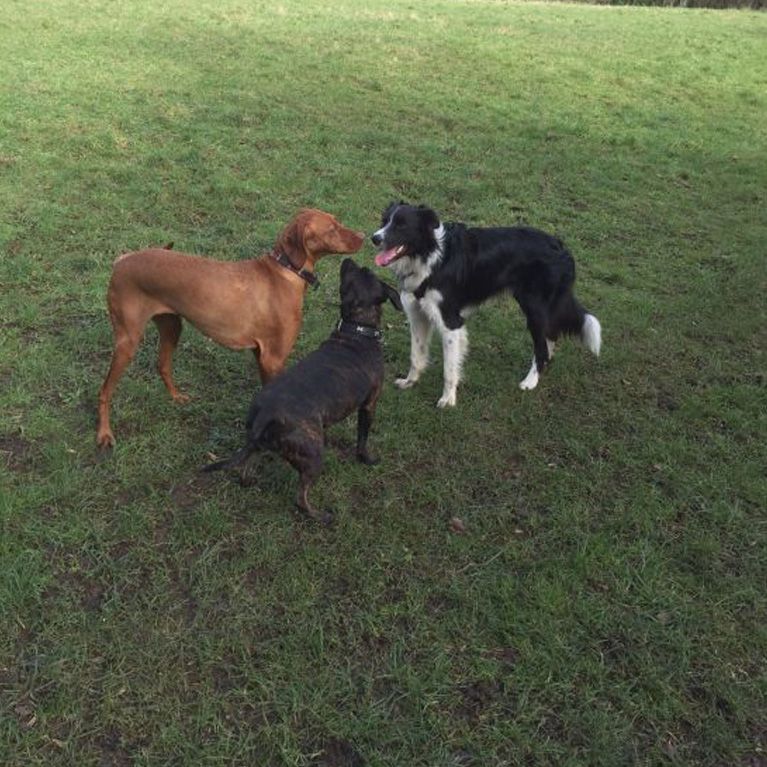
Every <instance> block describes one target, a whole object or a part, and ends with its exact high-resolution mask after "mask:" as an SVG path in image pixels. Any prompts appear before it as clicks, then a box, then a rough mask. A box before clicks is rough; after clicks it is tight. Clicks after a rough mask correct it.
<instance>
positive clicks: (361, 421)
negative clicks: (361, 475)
mask: <svg viewBox="0 0 767 767" xmlns="http://www.w3.org/2000/svg"><path fill="white" fill-rule="evenodd" d="M374 414H375V403H373V404H371V405H363V406H362V407H361V408H360V409H359V410H358V411H357V460H358V461H359V462H360V463H364V464H366V465H367V466H375V464H377V463H378V458H374V457H373V456H372V455H370V453H369V452H368V434H369V432H370V425H371V424H372V423H373V416H374Z"/></svg>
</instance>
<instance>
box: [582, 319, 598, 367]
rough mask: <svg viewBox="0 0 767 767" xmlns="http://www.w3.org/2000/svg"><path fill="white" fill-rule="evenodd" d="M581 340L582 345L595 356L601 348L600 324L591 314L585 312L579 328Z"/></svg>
mask: <svg viewBox="0 0 767 767" xmlns="http://www.w3.org/2000/svg"><path fill="white" fill-rule="evenodd" d="M581 341H582V342H583V345H584V346H585V347H586V348H587V349H588V350H589V351H590V352H591V353H592V354H595V355H596V356H597V357H598V356H599V350H600V349H601V348H602V326H601V325H600V324H599V320H598V319H597V318H596V317H595V316H594V315H593V314H588V313H587V314H586V316H585V317H584V318H583V327H582V328H581Z"/></svg>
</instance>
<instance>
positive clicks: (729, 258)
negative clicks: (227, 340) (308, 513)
mask: <svg viewBox="0 0 767 767" xmlns="http://www.w3.org/2000/svg"><path fill="white" fill-rule="evenodd" d="M765 36H767V17H766V16H764V15H760V14H756V13H750V12H727V11H724V12H711V11H679V10H661V9H648V8H603V7H588V6H561V5H556V6H555V5H539V4H507V3H502V2H491V1H490V0H488V1H487V2H469V1H465V2H461V1H456V2H445V1H444V0H443V1H442V2H440V1H439V0H424V2H419V3H408V2H399V1H398V0H386V1H385V2H384V0H367V2H365V3H364V4H363V3H358V2H353V0H336V1H335V2H333V3H324V2H320V0H311V1H310V2H307V1H306V0H301V2H298V0H283V2H279V3H271V2H269V3H267V2H251V3H244V2H238V0H216V2H213V1H212V0H200V1H199V2H194V3H192V2H181V0H167V2H162V3H150V2H145V1H143V0H142V1H141V2H139V1H138V0H136V1H134V2H130V3H111V2H103V1H99V0H93V1H92V2H85V1H84V0H76V1H71V0H67V1H66V2H65V1H64V0H57V1H55V0H50V1H49V2H46V3H32V4H30V3H22V2H11V1H10V0H9V1H8V2H6V3H5V4H4V14H3V18H2V19H1V20H0V50H2V52H3V53H2V56H0V248H2V258H0V288H1V290H0V322H2V333H1V334H0V382H2V386H1V387H0V412H1V413H2V419H1V420H0V482H1V483H2V484H1V487H2V491H1V494H0V520H1V523H2V532H1V535H0V573H2V576H1V577H0V763H2V764H3V765H19V766H21V765H24V766H25V767H26V766H27V765H77V767H85V766H87V765H128V764H136V765H166V764H167V765H185V766H186V765H214V764H242V765H259V766H260V765H264V766H266V765H269V766H271V765H291V766H295V767H298V766H299V765H325V766H326V767H329V766H330V765H332V766H333V767H338V766H339V765H342V766H343V767H351V765H361V764H365V765H392V766H396V767H404V766H406V765H407V766H408V767H410V766H411V765H413V766H416V765H418V766H423V767H466V766H467V765H471V766H472V767H474V766H476V767H480V766H481V767H501V765H589V766H591V765H629V764H643V765H663V764H669V765H712V766H713V765H717V766H721V767H725V766H727V767H730V766H735V767H738V766H740V767H763V765H765V764H767V700H766V697H767V683H766V680H765V663H764V660H765V654H766V653H767V628H766V627H767V609H766V607H765V591H764V584H765V580H764V578H765V572H766V571H767V556H766V555H765V544H766V543H767V541H766V540H765V538H766V536H765V515H764V506H765V503H764V501H765V498H766V497H767V485H766V483H765V479H764V475H763V468H764V466H765V464H767V455H766V453H767V450H766V449H765V436H766V431H767V430H766V429H765V420H766V416H765V412H767V409H766V408H765V389H764V384H765V381H764V349H765V329H764V305H765V304H764V295H765V261H764V258H765V242H766V241H767V219H766V218H765V203H766V202H767V195H766V192H765V189H767V164H765V161H764V158H765V154H766V152H767V131H766V128H765V125H767V123H765V120H764V115H765V114H766V113H767V62H766V60H765V56H764V40H765ZM399 196H402V197H404V198H406V199H410V200H415V201H425V202H428V203H430V204H431V205H433V206H434V207H436V208H437V209H438V210H439V211H440V212H441V213H443V214H444V215H445V216H446V217H447V218H456V219H462V220H468V221H471V222H473V223H476V224H502V223H505V224H510V223H515V222H516V221H524V222H526V223H529V224H532V225H535V226H539V227H542V228H545V229H548V230H552V231H555V232H557V233H558V234H559V235H560V236H562V237H564V238H565V239H566V240H567V242H568V244H569V245H570V246H571V249H572V251H573V252H574V254H575V256H576V259H577V261H578V265H579V282H578V294H579V296H580V297H581V299H582V300H583V302H584V303H585V304H586V305H587V306H588V307H589V308H590V309H591V310H592V311H593V312H594V313H595V314H597V315H598V316H599V318H600V319H601V321H602V324H603V327H604V352H603V356H602V357H601V358H600V359H599V360H598V361H597V360H595V359H594V358H593V357H591V356H590V355H588V354H586V353H584V352H583V350H582V349H580V348H578V347H577V345H576V344H563V345H562V348H561V350H560V351H559V352H558V355H557V359H556V361H555V364H553V366H552V368H551V370H550V371H549V372H548V373H547V374H546V376H545V377H544V380H543V382H542V384H541V386H540V387H539V388H538V389H537V390H536V391H535V392H532V393H522V392H520V391H519V390H518V388H517V382H518V381H519V380H520V379H521V378H522V377H523V376H524V374H525V373H526V371H527V367H528V364H529V355H530V343H529V340H528V336H527V333H526V331H525V329H524V324H523V321H522V318H521V316H520V313H519V312H518V310H517V308H516V306H515V305H513V304H511V303H494V304H492V305H489V306H487V307H485V309H484V310H483V311H481V312H479V313H478V314H477V315H476V316H475V317H473V318H472V320H471V322H470V338H471V352H470V355H469V359H468V364H467V371H466V380H465V383H464V384H463V385H462V387H461V389H460V390H459V405H458V407H457V408H456V409H455V410H452V411H450V412H441V411H437V410H436V409H435V408H434V403H435V402H436V400H437V398H438V396H439V392H440V388H441V372H440V364H439V352H438V351H437V349H436V347H435V352H434V354H435V358H436V360H435V361H436V362H437V364H435V365H434V366H433V367H432V368H430V370H429V371H428V373H427V374H426V376H425V377H424V379H423V381H422V383H421V384H420V385H419V386H418V387H416V388H415V389H413V390H411V391H408V392H398V391H396V390H395V389H394V388H393V387H392V386H391V385H390V384H389V385H388V386H387V387H386V390H385V392H384V396H383V399H382V403H381V406H380V409H379V415H378V418H377V421H376V423H375V425H374V431H373V434H372V437H371V447H372V448H373V449H374V451H375V452H377V453H378V454H379V455H380V456H381V458H382V462H381V464H380V465H379V466H377V467H375V468H372V469H370V468H367V467H363V466H359V465H357V464H355V463H354V462H352V461H351V460H350V459H349V457H348V456H349V453H350V450H349V448H350V446H351V445H353V434H354V432H353V424H352V423H351V422H350V423H348V424H344V425H342V426H338V427H335V428H334V430H333V432H332V434H333V442H334V443H335V447H334V448H332V449H330V450H329V451H328V454H327V461H326V466H325V470H324V473H323V475H322V477H321V480H320V481H319V483H318V484H317V487H316V490H315V494H314V497H315V499H316V501H317V503H318V505H319V506H320V507H321V508H327V507H332V508H334V509H335V510H336V512H337V514H336V517H337V520H336V524H335V526H334V527H333V528H331V529H321V528H320V527H318V526H315V525H313V524H309V523H307V522H305V521H302V520H300V519H298V518H297V517H296V515H295V514H294V513H293V512H292V511H291V508H290V505H291V499H292V497H293V493H294V487H295V477H294V475H293V473H292V471H291V470H290V469H289V468H288V467H287V466H285V465H283V464H282V463H281V462H279V461H277V460H271V459H265V460H264V461H263V462H261V463H260V464H259V466H258V468H257V469H256V474H257V477H256V484H255V486H254V487H251V488H247V489H243V488H241V487H239V486H238V485H237V483H236V482H235V481H234V480H233V479H232V478H231V477H227V476H221V475H219V476H216V477H214V478H212V479H210V480H208V479H206V480H204V481H203V480H202V479H201V478H200V477H199V476H198V474H197V468H198V467H199V466H200V465H201V464H203V463H205V462H206V461H207V460H208V459H207V454H208V453H209V452H215V453H217V454H219V455H223V454H226V452H227V451H228V450H231V449H234V448H235V447H237V446H239V445H240V444H241V440H242V424H243V418H244V415H245V413H246V410H247V407H248V404H249V401H250V398H251V396H252V393H253V391H254V389H255V385H254V380H255V372H256V371H255V365H254V362H253V360H252V358H251V357H250V356H249V355H244V354H236V353H234V352H230V351H228V350H225V349H221V348H218V347H216V346H214V345H213V344H211V343H210V342H208V341H207V340H205V339H203V338H201V337H200V336H199V335H198V334H196V333H195V332H194V331H193V330H191V329H187V330H186V331H185V333H184V336H183V337H182V343H181V346H180V348H179V351H178V354H177V362H176V371H177V379H178V381H179V383H180V384H181V385H182V386H183V388H185V389H186V390H188V391H190V393H192V394H193V395H194V400H193V401H192V403H190V404H189V405H188V406H185V407H177V406H174V405H173V404H172V403H171V402H170V400H169V398H168V397H167V396H166V394H165V391H164V388H163V387H162V384H161V382H160V380H159V378H158V377H157V375H156V374H155V372H154V354H155V346H156V334H155V332H154V329H151V330H150V331H149V333H148V338H147V341H146V343H145V344H144V345H143V346H142V348H141V351H140V353H139V355H138V357H137V359H136V361H135V362H134V364H133V366H132V367H131V369H130V370H129V372H128V374H127V375H126V377H125V378H124V379H123V381H122V382H121V385H120V387H119V389H118V391H117V395H116V397H115V402H114V409H113V426H114V428H115V433H116V436H117V439H118V446H117V448H116V450H115V451H114V453H113V454H112V455H111V456H109V457H107V458H101V457H100V456H98V455H97V454H96V451H95V445H94V440H95V399H96V394H97V391H98V387H99V385H100V383H101V380H102V377H103V375H104V373H105V371H106V367H107V365H108V361H109V353H110V345H111V333H110V328H109V323H108V320H107V316H106V312H105V307H104V291H105V287H106V283H107V280H108V275H109V270H110V264H111V262H112V260H113V258H114V257H115V256H116V255H117V254H119V253H120V252H123V251H125V250H129V249H134V248H139V247H142V246H146V245H149V244H162V243H164V242H166V241H168V240H174V241H175V244H176V247H177V248H180V249H183V250H187V251H191V252H198V253H204V254H208V255H211V256H214V257H218V258H230V259H232V258H242V257H249V256H252V255H256V254H259V253H262V252H263V251H264V250H265V249H266V248H267V247H268V246H269V245H270V244H271V243H272V241H273V238H274V236H275V234H276V233H277V232H278V230H279V229H280V228H281V227H282V225H283V224H284V223H285V222H286V221H287V220H288V218H289V217H290V216H291V215H292V214H293V212H294V211H295V209H296V208H298V207H299V206H305V205H311V206H317V207H320V208H324V209H327V210H330V211H332V212H334V213H335V214H337V215H338V216H339V218H340V219H341V220H342V221H344V222H345V223H347V224H348V225H350V226H353V227H359V228H364V229H366V230H367V231H371V230H372V229H373V228H374V227H375V225H376V224H377V221H378V216H379V213H380V210H381V209H382V208H383V206H384V205H385V204H386V203H387V202H388V201H389V200H390V199H391V198H392V197H399ZM360 259H361V260H363V261H365V262H367V263H370V262H371V261H372V250H371V249H370V247H369V246H367V247H366V249H365V250H364V251H363V252H362V253H361V254H360ZM338 263H339V261H338V260H333V259H332V258H328V259H327V260H325V261H323V262H321V264H320V267H319V272H320V276H321V278H322V286H321V288H320V290H319V291H317V292H316V293H310V294H309V296H308V299H307V302H306V305H305V325H304V328H303V330H302V333H301V336H300V339H299V343H298V345H297V348H296V351H295V355H294V356H295V357H300V356H301V355H303V354H305V353H306V352H307V351H309V350H310V349H312V348H313V347H314V346H315V345H316V344H317V343H318V342H319V341H320V340H321V339H323V338H324V337H325V336H326V335H327V333H328V331H329V329H330V328H331V326H332V324H333V322H334V320H335V318H336V304H337V286H338V280H337V266H338ZM387 312H388V313H387V316H386V323H387V335H386V342H385V354H386V360H387V376H388V378H389V380H391V379H392V378H393V377H394V375H395V373H397V372H400V371H402V370H404V369H406V366H407V355H408V334H407V327H406V322H405V320H404V318H403V317H402V316H401V315H396V316H395V314H394V312H392V311H390V310H387ZM453 516H458V517H460V518H461V519H462V520H463V521H464V523H465V525H466V529H467V533H466V534H465V535H455V534H453V533H452V532H450V530H449V529H448V522H449V520H450V518H451V517H453Z"/></svg>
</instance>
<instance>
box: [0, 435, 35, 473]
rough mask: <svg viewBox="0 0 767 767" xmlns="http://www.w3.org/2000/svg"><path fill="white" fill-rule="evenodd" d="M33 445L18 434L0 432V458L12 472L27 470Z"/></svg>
mask: <svg viewBox="0 0 767 767" xmlns="http://www.w3.org/2000/svg"><path fill="white" fill-rule="evenodd" d="M33 452H34V445H33V444H32V443H31V442H30V441H29V440H27V439H24V437H21V436H19V435H18V434H0V459H2V460H3V461H4V462H5V465H6V466H7V467H8V468H9V469H10V470H11V471H12V472H14V473H20V472H24V471H29V469H30V463H31V458H32V454H33Z"/></svg>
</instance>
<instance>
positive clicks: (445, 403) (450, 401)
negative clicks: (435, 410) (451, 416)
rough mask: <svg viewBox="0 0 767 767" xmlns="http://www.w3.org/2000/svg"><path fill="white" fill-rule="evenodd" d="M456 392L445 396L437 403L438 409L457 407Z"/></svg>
mask: <svg viewBox="0 0 767 767" xmlns="http://www.w3.org/2000/svg"><path fill="white" fill-rule="evenodd" d="M455 399H456V398H455V392H452V393H450V394H443V395H442V396H441V397H440V398H439V400H438V401H437V407H440V408H444V407H455Z"/></svg>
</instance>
